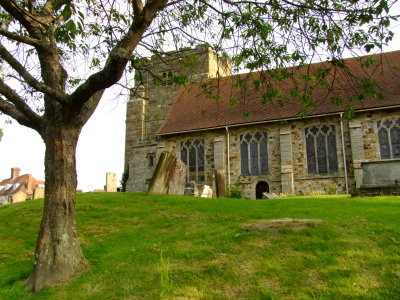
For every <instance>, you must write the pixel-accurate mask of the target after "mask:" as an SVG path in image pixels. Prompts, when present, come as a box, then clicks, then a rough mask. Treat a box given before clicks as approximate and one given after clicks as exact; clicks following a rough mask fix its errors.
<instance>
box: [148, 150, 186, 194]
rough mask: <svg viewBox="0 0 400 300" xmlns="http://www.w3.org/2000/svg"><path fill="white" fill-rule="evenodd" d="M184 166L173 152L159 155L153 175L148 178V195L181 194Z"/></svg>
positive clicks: (183, 187) (184, 177) (182, 192)
mask: <svg viewBox="0 0 400 300" xmlns="http://www.w3.org/2000/svg"><path fill="white" fill-rule="evenodd" d="M185 180H186V166H185V164H184V163H183V162H181V161H179V160H178V159H177V158H176V156H175V154H174V153H171V152H163V153H161V155H160V158H159V160H158V163H157V166H156V169H155V170H154V173H153V177H152V178H151V180H150V183H149V188H148V190H147V194H148V195H160V194H170V195H183V194H184V191H185Z"/></svg>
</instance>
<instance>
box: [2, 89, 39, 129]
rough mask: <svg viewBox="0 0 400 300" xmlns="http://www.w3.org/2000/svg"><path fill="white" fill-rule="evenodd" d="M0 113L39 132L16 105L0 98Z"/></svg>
mask: <svg viewBox="0 0 400 300" xmlns="http://www.w3.org/2000/svg"><path fill="white" fill-rule="evenodd" d="M0 111H1V112H2V113H5V114H6V115H8V116H10V117H11V118H13V119H15V120H16V121H17V122H18V123H19V124H21V125H24V126H27V127H29V128H32V129H35V130H38V128H36V127H35V126H33V125H32V123H31V122H30V120H29V119H28V118H27V117H26V116H25V115H24V114H23V113H21V112H20V111H19V110H18V109H17V108H16V107H15V106H14V105H12V104H10V103H8V102H7V101H6V100H4V99H3V98H2V97H0Z"/></svg>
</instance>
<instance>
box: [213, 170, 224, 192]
mask: <svg viewBox="0 0 400 300" xmlns="http://www.w3.org/2000/svg"><path fill="white" fill-rule="evenodd" d="M215 192H216V197H217V198H225V197H226V183H225V173H224V171H223V170H215Z"/></svg>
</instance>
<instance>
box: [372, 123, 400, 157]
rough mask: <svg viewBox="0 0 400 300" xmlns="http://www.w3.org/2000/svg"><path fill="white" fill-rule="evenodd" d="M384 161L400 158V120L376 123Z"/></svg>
mask: <svg viewBox="0 0 400 300" xmlns="http://www.w3.org/2000/svg"><path fill="white" fill-rule="evenodd" d="M376 125H377V128H378V140H379V148H380V151H381V158H382V159H390V158H400V118H387V119H383V120H379V121H377V122H376Z"/></svg>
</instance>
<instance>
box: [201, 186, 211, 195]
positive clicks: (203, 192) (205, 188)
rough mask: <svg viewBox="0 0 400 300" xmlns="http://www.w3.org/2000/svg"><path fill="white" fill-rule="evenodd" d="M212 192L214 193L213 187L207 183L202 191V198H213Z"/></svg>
mask: <svg viewBox="0 0 400 300" xmlns="http://www.w3.org/2000/svg"><path fill="white" fill-rule="evenodd" d="M212 194H213V191H212V188H211V187H210V186H208V185H205V186H204V187H203V191H202V192H201V197H202V198H212Z"/></svg>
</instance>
